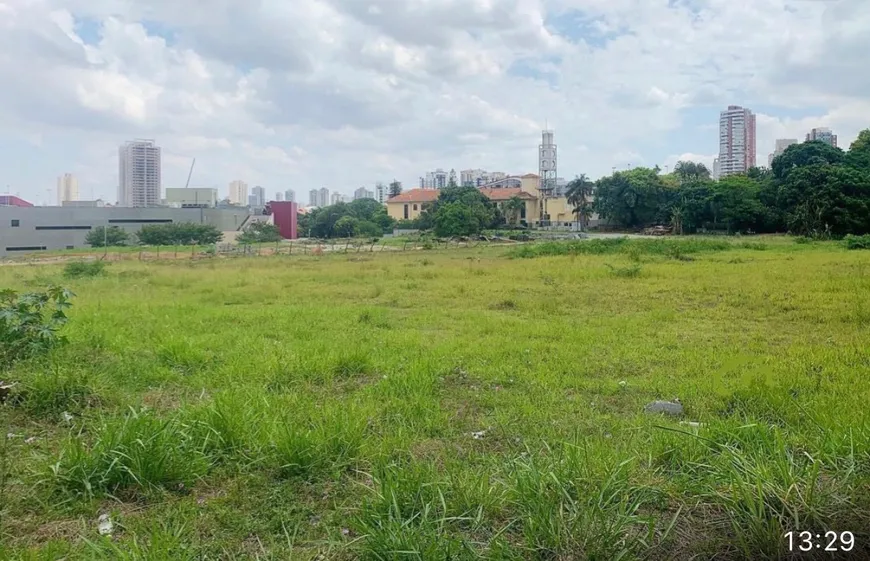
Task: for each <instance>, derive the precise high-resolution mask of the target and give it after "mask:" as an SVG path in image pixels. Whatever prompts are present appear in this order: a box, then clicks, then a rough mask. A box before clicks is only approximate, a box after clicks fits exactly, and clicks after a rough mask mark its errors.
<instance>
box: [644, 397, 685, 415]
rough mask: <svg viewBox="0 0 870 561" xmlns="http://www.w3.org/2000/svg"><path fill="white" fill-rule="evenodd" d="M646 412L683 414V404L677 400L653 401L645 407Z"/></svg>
mask: <svg viewBox="0 0 870 561" xmlns="http://www.w3.org/2000/svg"><path fill="white" fill-rule="evenodd" d="M643 410H644V412H645V413H663V414H665V415H674V416H678V415H682V414H683V405H682V404H681V403H680V402H679V401H677V400H674V401H653V402H652V403H647V405H646V407H644V408H643Z"/></svg>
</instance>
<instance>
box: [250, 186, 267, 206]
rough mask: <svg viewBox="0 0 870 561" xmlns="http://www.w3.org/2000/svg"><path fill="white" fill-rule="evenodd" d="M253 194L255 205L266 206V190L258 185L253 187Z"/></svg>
mask: <svg viewBox="0 0 870 561" xmlns="http://www.w3.org/2000/svg"><path fill="white" fill-rule="evenodd" d="M251 195H252V196H253V197H254V201H255V202H254V205H253V206H255V207H257V208H260V207H263V206H266V190H265V189H263V188H262V187H260V186H259V185H257V186H256V187H254V188H253V189H251Z"/></svg>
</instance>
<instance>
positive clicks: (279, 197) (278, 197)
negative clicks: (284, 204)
mask: <svg viewBox="0 0 870 561" xmlns="http://www.w3.org/2000/svg"><path fill="white" fill-rule="evenodd" d="M275 200H276V201H279V202H280V201H283V200H284V193H282V192H281V191H278V192H277V193H275Z"/></svg>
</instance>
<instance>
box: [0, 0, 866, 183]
mask: <svg viewBox="0 0 870 561" xmlns="http://www.w3.org/2000/svg"><path fill="white" fill-rule="evenodd" d="M864 3H865V2H864V1H863V0H832V1H797V0H756V1H754V2H744V1H734V0H680V1H668V0H366V1H361V0H304V1H303V0H290V1H287V0H284V1H278V0H244V1H243V0H209V1H208V2H206V0H183V1H178V0H152V1H150V2H139V1H137V0H27V1H26V2H22V1H20V0H0V72H2V75H4V76H13V77H15V79H14V80H7V81H6V84H5V85H4V88H2V89H0V145H3V146H4V147H7V149H6V150H4V151H0V165H2V166H3V168H4V169H6V170H8V172H7V175H8V179H6V181H7V182H8V183H9V184H10V189H11V190H12V191H13V192H15V191H17V192H21V193H22V194H23V195H25V196H27V195H28V194H29V196H30V197H31V198H33V199H37V200H38V199H40V198H44V195H43V193H44V191H45V189H46V188H50V187H51V186H53V185H54V182H55V178H56V176H57V175H59V174H61V173H64V172H67V171H73V172H74V173H76V174H77V175H79V180H80V184H81V185H82V192H83V193H89V192H91V191H93V192H94V193H95V194H96V195H97V196H104V197H112V196H114V193H115V185H116V183H117V177H116V175H117V161H116V159H117V146H118V145H119V144H121V143H122V142H124V141H125V140H129V139H132V138H137V137H146V138H154V139H155V140H156V141H157V142H158V144H160V145H161V146H162V147H163V148H164V152H165V153H166V154H167V157H166V158H165V164H164V168H165V169H164V186H175V185H180V184H183V183H184V181H186V179H187V172H188V169H189V165H190V164H189V162H190V161H191V160H192V158H194V157H196V158H197V165H196V169H195V170H194V174H193V179H192V182H191V183H192V184H193V185H208V186H217V187H220V188H221V189H222V190H226V186H227V184H228V183H229V181H231V180H233V179H238V178H242V179H245V180H246V181H248V183H249V184H260V185H263V186H264V187H266V188H267V191H269V192H273V191H277V190H283V189H286V188H293V189H295V190H296V192H297V193H305V192H307V191H308V190H310V189H312V188H315V187H318V188H319V187H322V186H326V187H328V188H330V189H333V190H339V191H341V192H344V193H345V194H350V193H351V192H352V191H353V190H354V189H355V188H357V187H358V186H359V185H362V184H367V185H373V184H374V183H375V182H376V181H389V180H392V179H393V178H396V179H399V180H402V181H404V182H405V183H406V184H408V185H413V184H415V183H416V181H417V178H418V177H419V176H420V175H422V174H424V173H425V172H426V171H427V170H428V169H432V168H435V167H443V168H446V169H451V168H455V169H457V170H460V169H465V168H478V167H481V168H486V169H490V170H494V171H505V172H509V173H525V172H528V171H535V170H536V169H537V162H536V152H537V145H538V143H539V142H540V129H541V128H543V126H544V124H545V122H548V123H549V126H551V127H553V128H555V130H556V141H557V142H558V144H559V153H560V157H561V158H560V162H559V165H560V175H562V176H564V177H566V178H570V177H573V176H574V175H575V174H579V173H586V174H588V175H589V176H592V177H597V176H600V175H603V174H607V173H610V171H611V169H612V168H613V167H617V168H622V167H625V166H627V165H628V164H631V165H634V166H636V165H656V164H658V165H660V166H664V165H669V166H672V165H673V164H674V163H676V161H677V160H678V159H685V158H693V159H697V160H698V161H702V162H704V163H705V164H708V165H711V163H712V154H714V152H715V151H716V149H717V145H718V138H717V137H718V132H717V128H716V124H717V122H718V112H719V111H720V110H721V109H722V108H723V107H724V106H725V105H728V104H740V105H744V106H747V107H750V108H752V107H756V111H757V113H758V152H759V154H758V161H759V162H764V161H766V157H767V153H768V152H770V151H772V150H773V143H774V141H775V139H776V138H782V137H796V138H803V136H804V135H805V134H806V132H807V131H808V130H809V129H810V128H812V127H816V126H829V127H831V128H833V129H834V130H835V132H836V133H837V134H838V135H839V136H840V143H841V145H847V144H848V143H849V142H850V141H851V139H852V138H854V137H855V136H856V135H857V133H858V131H859V130H861V129H862V128H865V127H867V126H870V119H868V117H867V116H868V115H870V107H868V101H867V100H868V99H870V78H868V74H867V73H866V72H865V71H864V67H865V65H866V62H865V61H864V58H865V56H864V53H866V52H868V50H870V12H868V11H867V10H866V9H865V6H864V5H863V4H864ZM34 139H38V142H35V141H34ZM677 155H679V156H677ZM34 161H38V162H39V165H24V164H23V162H34Z"/></svg>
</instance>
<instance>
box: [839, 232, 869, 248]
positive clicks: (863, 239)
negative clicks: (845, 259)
mask: <svg viewBox="0 0 870 561" xmlns="http://www.w3.org/2000/svg"><path fill="white" fill-rule="evenodd" d="M845 243H846V249H870V234H865V235H863V236H854V235H852V234H849V235H848V236H846V239H845Z"/></svg>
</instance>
